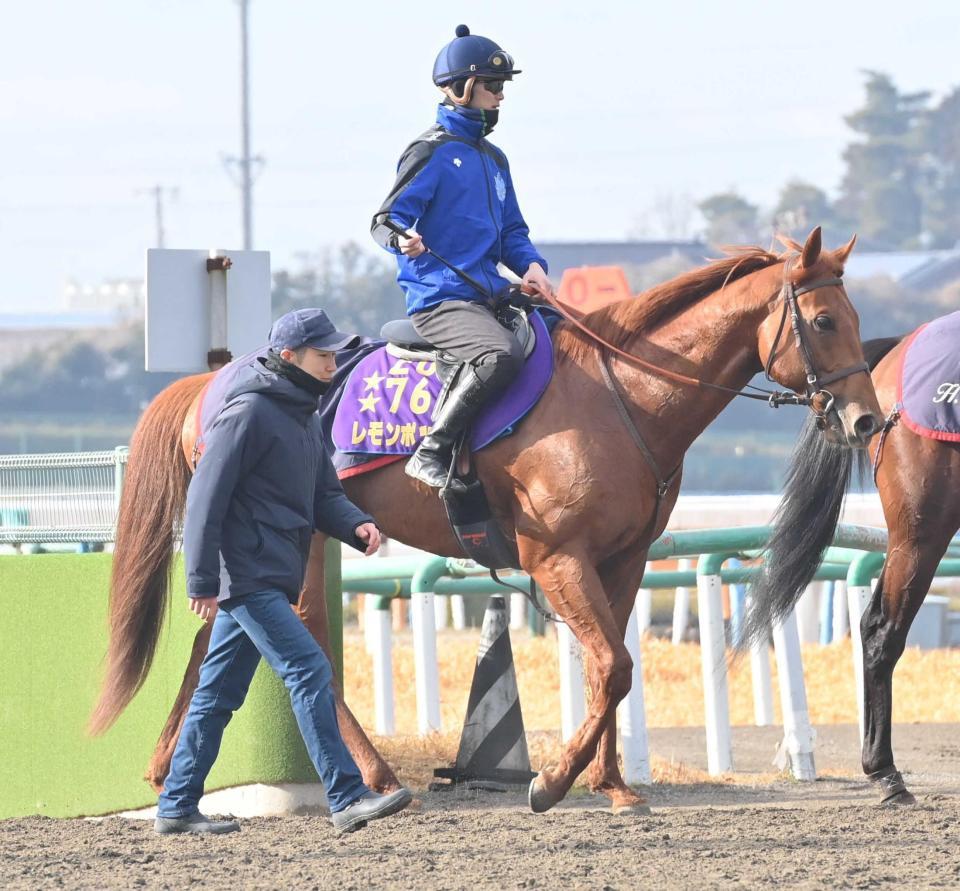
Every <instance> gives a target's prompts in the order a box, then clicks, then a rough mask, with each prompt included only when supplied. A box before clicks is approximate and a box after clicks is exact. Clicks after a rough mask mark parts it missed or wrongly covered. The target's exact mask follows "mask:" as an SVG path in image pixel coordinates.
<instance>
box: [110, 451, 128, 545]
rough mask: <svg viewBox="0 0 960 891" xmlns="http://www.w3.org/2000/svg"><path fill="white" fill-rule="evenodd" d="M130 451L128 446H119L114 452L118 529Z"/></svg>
mask: <svg viewBox="0 0 960 891" xmlns="http://www.w3.org/2000/svg"><path fill="white" fill-rule="evenodd" d="M129 453H130V449H128V448H127V447H126V446H117V447H116V448H115V449H114V450H113V508H114V515H113V523H114V529H116V523H117V517H118V516H119V514H120V499H121V498H122V497H123V481H124V480H125V479H126V476H127V455H128V454H129Z"/></svg>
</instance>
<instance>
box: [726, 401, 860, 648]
mask: <svg viewBox="0 0 960 891" xmlns="http://www.w3.org/2000/svg"><path fill="white" fill-rule="evenodd" d="M868 469H869V468H868V456H867V452H866V449H849V448H844V447H843V446H840V445H837V444H835V443H832V442H829V441H828V440H827V438H826V437H825V436H824V435H823V433H822V431H821V430H820V429H818V427H817V426H816V419H815V418H814V416H813V415H810V416H809V418H808V419H807V423H806V425H805V426H804V428H803V431H802V432H801V434H800V439H799V440H798V442H797V445H796V448H795V449H794V452H793V457H792V458H791V461H790V469H789V471H788V473H787V480H786V484H785V485H784V489H783V498H782V500H781V501H780V505H779V507H778V508H777V512H776V514H775V515H774V519H773V532H772V534H771V536H770V541H769V542H768V544H767V547H766V549H765V550H764V553H763V571H762V572H761V573H760V575H759V577H758V578H757V580H756V582H754V584H753V585H752V598H751V600H752V603H751V606H750V609H749V610H748V611H747V615H746V619H745V621H744V624H743V630H742V633H741V635H740V640H738V641H737V642H736V645H737V647H738V648H739V649H744V648H746V647H747V646H749V645H750V644H751V643H754V642H759V641H763V640H766V639H767V635H768V634H769V633H770V627H771V625H772V624H773V623H774V622H778V621H780V620H782V619H784V618H786V616H787V615H789V613H790V610H792V609H793V607H794V606H795V605H796V602H797V601H798V600H799V599H800V595H801V594H802V593H803V590H804V588H806V586H807V585H808V584H809V583H810V580H811V579H812V578H813V575H814V573H815V572H816V571H817V567H818V566H819V565H820V562H821V560H822V559H823V554H824V551H826V549H827V547H829V545H830V542H831V541H832V540H833V534H834V532H835V531H836V528H837V520H838V519H839V518H840V508H841V506H842V502H843V496H844V495H845V494H846V492H847V489H848V488H849V486H850V481H851V478H852V477H853V476H855V475H856V476H858V477H859V478H860V479H861V480H863V479H864V478H865V476H866V473H867V471H868Z"/></svg>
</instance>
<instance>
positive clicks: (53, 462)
mask: <svg viewBox="0 0 960 891" xmlns="http://www.w3.org/2000/svg"><path fill="white" fill-rule="evenodd" d="M127 454H128V450H127V448H126V446H120V447H118V448H116V449H114V450H113V451H103V452H65V453H56V454H46V455H0V544H30V543H37V544H45V543H53V542H76V543H84V544H93V543H105V542H109V541H113V539H114V525H115V523H116V515H117V506H118V505H119V503H120V493H121V491H122V489H123V476H124V471H125V470H126V466H127Z"/></svg>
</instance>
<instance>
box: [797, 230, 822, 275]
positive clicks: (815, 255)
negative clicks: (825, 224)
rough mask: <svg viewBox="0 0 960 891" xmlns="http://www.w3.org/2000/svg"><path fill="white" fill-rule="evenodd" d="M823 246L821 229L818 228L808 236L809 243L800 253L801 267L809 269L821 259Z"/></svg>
mask: <svg viewBox="0 0 960 891" xmlns="http://www.w3.org/2000/svg"><path fill="white" fill-rule="evenodd" d="M821 244H822V241H821V238H820V227H819V226H817V228H816V229H814V230H813V232H811V233H810V234H809V235H808V236H807V243H806V244H805V245H804V246H803V250H802V251H801V252H800V265H801V266H802V267H803V268H804V269H809V268H810V267H811V266H813V264H814V263H816V262H817V260H818V259H819V258H820V247H821Z"/></svg>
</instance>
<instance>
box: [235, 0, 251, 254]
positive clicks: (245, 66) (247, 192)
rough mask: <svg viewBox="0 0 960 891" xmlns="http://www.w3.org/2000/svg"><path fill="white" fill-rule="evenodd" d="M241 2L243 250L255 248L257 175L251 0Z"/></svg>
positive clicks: (239, 1)
mask: <svg viewBox="0 0 960 891" xmlns="http://www.w3.org/2000/svg"><path fill="white" fill-rule="evenodd" d="M238 3H239V5H240V190H241V192H242V198H243V249H244V250H245V251H249V250H251V249H252V248H253V175H252V172H251V170H250V165H251V164H252V162H253V159H252V158H251V157H250V50H249V39H248V38H249V34H248V29H247V14H248V12H249V5H250V4H249V0H238Z"/></svg>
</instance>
